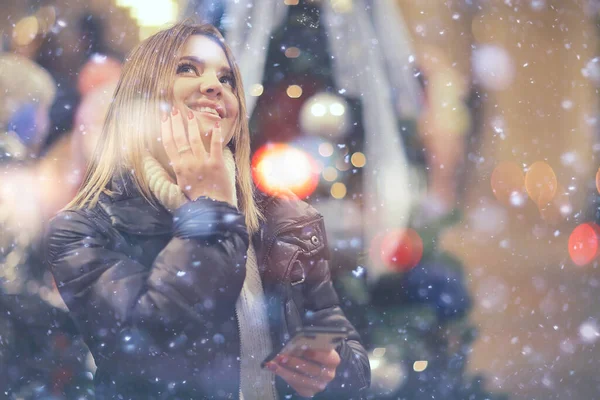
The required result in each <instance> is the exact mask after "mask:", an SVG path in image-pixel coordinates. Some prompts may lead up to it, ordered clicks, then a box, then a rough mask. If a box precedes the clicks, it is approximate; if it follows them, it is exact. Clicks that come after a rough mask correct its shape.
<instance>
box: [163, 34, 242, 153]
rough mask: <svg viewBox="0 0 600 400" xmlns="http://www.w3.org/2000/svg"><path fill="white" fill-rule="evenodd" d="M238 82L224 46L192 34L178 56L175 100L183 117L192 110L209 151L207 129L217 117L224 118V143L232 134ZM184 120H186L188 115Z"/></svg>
mask: <svg viewBox="0 0 600 400" xmlns="http://www.w3.org/2000/svg"><path fill="white" fill-rule="evenodd" d="M235 84H236V82H234V76H233V72H232V70H231V67H230V66H229V62H228V61H227V57H226V56H225V52H224V51H223V49H222V48H221V46H220V45H219V44H218V43H217V42H216V41H215V40H214V39H212V38H209V37H207V36H204V35H192V36H190V38H189V39H188V40H187V42H186V43H185V45H184V46H183V49H182V51H181V54H180V56H179V61H178V65H177V74H176V76H175V82H174V86H173V101H174V106H175V107H176V108H177V109H178V110H179V111H180V112H181V113H182V115H183V116H184V117H187V115H188V113H189V112H190V111H191V112H192V113H193V114H194V116H195V117H196V119H197V120H198V126H199V127H200V131H201V134H202V141H203V143H204V147H205V148H206V150H207V151H210V135H206V133H207V132H209V131H210V130H211V129H212V128H213V127H214V126H215V123H216V122H217V121H220V122H221V132H222V135H223V139H225V140H224V142H223V146H225V145H227V143H229V141H230V140H231V138H232V137H233V134H234V131H233V130H234V126H235V122H236V121H237V117H238V113H239V105H238V99H237V97H236V95H235ZM183 120H184V121H185V122H184V123H186V124H187V118H183Z"/></svg>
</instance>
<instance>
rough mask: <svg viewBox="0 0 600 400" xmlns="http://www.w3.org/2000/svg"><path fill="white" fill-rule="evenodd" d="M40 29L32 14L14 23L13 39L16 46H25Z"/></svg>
mask: <svg viewBox="0 0 600 400" xmlns="http://www.w3.org/2000/svg"><path fill="white" fill-rule="evenodd" d="M39 31H40V25H39V23H38V19H37V18H36V17H34V16H29V17H25V18H23V19H22V20H20V21H19V22H17V24H16V25H15V28H14V30H13V34H12V35H13V40H14V42H15V44H16V45H17V46H27V45H28V44H29V43H31V42H32V41H33V39H35V37H36V36H37V34H38V33H39Z"/></svg>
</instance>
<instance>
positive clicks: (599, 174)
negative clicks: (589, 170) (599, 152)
mask: <svg viewBox="0 0 600 400" xmlns="http://www.w3.org/2000/svg"><path fill="white" fill-rule="evenodd" d="M596 190H597V191H598V193H600V168H598V172H596Z"/></svg>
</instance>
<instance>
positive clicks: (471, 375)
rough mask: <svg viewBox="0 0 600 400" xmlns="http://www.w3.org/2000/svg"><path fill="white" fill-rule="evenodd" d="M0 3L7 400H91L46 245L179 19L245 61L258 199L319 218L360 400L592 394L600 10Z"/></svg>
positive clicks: (247, 1)
mask: <svg viewBox="0 0 600 400" xmlns="http://www.w3.org/2000/svg"><path fill="white" fill-rule="evenodd" d="M0 7H1V10H2V13H1V14H2V16H0V33H1V42H0V51H1V52H0V171H1V174H0V292H1V293H2V297H0V371H3V372H2V375H3V376H2V377H0V385H2V389H3V392H4V393H5V394H7V395H8V396H9V397H8V398H11V399H12V398H14V399H16V398H19V399H21V398H22V399H29V398H32V399H33V398H36V399H37V398H40V399H41V398H44V399H50V398H52V399H63V398H64V399H79V398H82V399H83V398H86V399H87V398H89V399H92V398H93V390H92V389H91V387H92V386H91V377H92V374H93V371H94V363H93V360H92V359H91V357H90V356H89V354H88V353H87V349H86V348H85V345H84V344H83V343H81V341H80V340H79V338H78V335H77V330H76V328H75V327H74V326H72V323H71V321H70V320H69V318H68V316H67V314H66V310H65V307H64V304H62V301H61V300H60V296H58V295H57V291H56V288H55V285H54V283H53V282H52V278H51V276H50V275H49V274H48V272H47V271H45V269H44V257H43V253H42V252H41V250H40V249H41V248H42V245H41V243H40V241H41V236H42V235H41V232H43V227H44V224H45V223H46V222H47V221H48V219H49V218H51V217H52V215H53V214H54V213H56V212H57V211H58V210H59V209H60V208H61V207H63V206H64V205H65V204H66V203H67V202H68V201H69V200H70V199H71V197H72V196H73V195H74V194H75V192H76V190H77V188H78V185H79V184H80V183H81V179H82V177H83V174H84V172H85V168H86V164H87V161H88V160H89V157H90V155H91V154H92V152H93V149H94V143H95V139H96V138H97V137H98V135H100V134H101V129H102V122H103V118H104V113H105V112H106V110H107V108H108V106H109V105H110V102H111V98H112V93H113V91H114V89H115V86H116V82H117V80H118V78H119V75H120V71H121V66H122V63H123V62H124V61H125V59H126V56H127V53H128V52H129V51H130V50H131V49H132V48H133V47H134V46H135V45H136V44H137V43H139V41H140V40H143V39H144V38H146V37H148V36H149V35H151V34H152V33H154V32H156V31H158V30H159V29H161V28H165V27H167V26H168V25H169V24H172V23H174V22H176V21H180V20H183V19H186V18H192V19H194V20H195V21H197V22H210V23H212V24H214V25H215V26H217V27H218V28H219V29H220V30H221V32H222V33H223V34H224V35H225V37H226V40H227V41H228V43H229V44H230V45H231V47H232V48H233V50H234V53H235V55H236V59H237V62H238V64H239V66H240V68H241V70H242V75H243V83H244V86H245V88H246V93H247V96H248V97H247V99H246V101H247V103H248V110H249V117H250V125H251V132H252V143H253V158H252V163H253V171H254V179H255V182H256V184H257V186H258V187H259V188H260V189H261V190H263V191H265V192H270V191H273V190H275V189H276V188H278V187H280V186H285V187H287V188H289V189H291V190H292V191H294V192H295V193H296V194H297V195H298V196H299V197H301V198H303V199H304V200H306V201H307V202H309V203H311V204H312V205H313V206H314V207H316V208H317V209H318V210H319V211H320V212H321V213H322V214H323V215H324V217H325V222H326V226H327V229H328V240H329V247H330V248H331V250H332V264H331V266H332V277H333V279H334V283H335V285H336V288H337V289H338V292H339V294H340V298H341V300H342V306H343V307H344V310H345V312H346V313H347V315H348V317H349V319H350V320H351V321H352V322H353V323H354V324H355V325H356V326H357V328H358V329H359V331H360V333H361V335H362V336H363V339H364V342H365V345H366V347H367V349H368V350H369V354H370V360H371V367H372V370H373V384H372V387H371V388H370V389H369V392H368V393H367V394H365V396H366V397H367V398H371V399H386V398H390V399H391V398H394V399H417V398H419V399H420V398H435V399H456V400H459V399H460V400H463V399H473V400H478V399H507V398H510V399H583V398H585V399H593V398H600V394H599V393H600V378H599V377H598V376H597V371H598V369H599V368H600V351H599V350H598V349H597V347H596V344H597V341H598V338H599V337H600V325H599V324H600V322H599V318H600V311H599V310H598V306H597V304H600V302H599V300H600V289H599V286H600V277H599V273H598V245H599V237H600V236H599V235H600V228H599V227H598V225H597V223H598V219H599V218H600V213H599V210H598V196H599V190H600V171H599V169H598V168H599V167H600V164H599V162H598V161H597V160H596V157H597V153H598V151H600V138H599V132H598V106H599V104H598V87H599V86H600V58H599V57H598V56H599V54H598V53H599V50H600V46H599V40H598V39H599V33H600V30H599V28H600V27H599V25H598V23H599V22H600V19H599V17H600V14H599V12H600V3H598V2H596V1H591V0H568V1H565V0H444V1H442V0H411V1H409V0H212V1H203V0H145V1H141V0H139V1H138V0H88V1H85V0H22V1H20V0H19V1H17V0H12V1H11V0H4V1H2V2H1V5H0ZM594 304H596V306H594ZM4 371H6V373H5V372H4Z"/></svg>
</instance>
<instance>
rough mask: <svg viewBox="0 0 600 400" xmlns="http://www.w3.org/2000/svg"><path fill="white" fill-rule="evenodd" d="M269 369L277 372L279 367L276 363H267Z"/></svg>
mask: <svg viewBox="0 0 600 400" xmlns="http://www.w3.org/2000/svg"><path fill="white" fill-rule="evenodd" d="M267 368H268V369H269V370H270V371H276V370H277V365H276V364H274V363H272V362H270V363H267Z"/></svg>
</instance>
